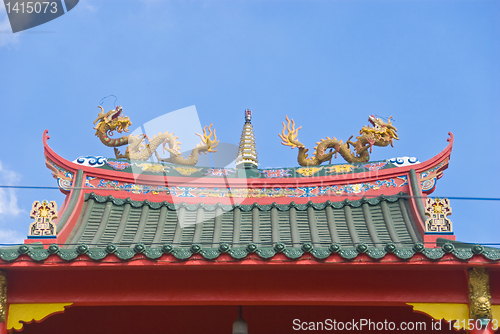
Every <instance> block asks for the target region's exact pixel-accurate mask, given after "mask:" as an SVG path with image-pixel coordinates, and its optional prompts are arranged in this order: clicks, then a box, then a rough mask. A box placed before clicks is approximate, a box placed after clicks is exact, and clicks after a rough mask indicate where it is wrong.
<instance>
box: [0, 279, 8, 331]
mask: <svg viewBox="0 0 500 334" xmlns="http://www.w3.org/2000/svg"><path fill="white" fill-rule="evenodd" d="M6 312H7V274H6V273H5V271H0V322H5V317H6Z"/></svg>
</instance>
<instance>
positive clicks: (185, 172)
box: [172, 166, 201, 176]
mask: <svg viewBox="0 0 500 334" xmlns="http://www.w3.org/2000/svg"><path fill="white" fill-rule="evenodd" d="M172 169H175V170H176V171H177V172H178V173H179V174H181V175H184V176H189V175H191V174H193V173H196V172H199V171H200V170H201V168H195V167H185V166H179V167H172Z"/></svg>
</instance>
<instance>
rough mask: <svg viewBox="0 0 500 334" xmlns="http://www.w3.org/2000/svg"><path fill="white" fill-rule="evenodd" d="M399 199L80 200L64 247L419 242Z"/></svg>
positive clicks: (406, 208)
mask: <svg viewBox="0 0 500 334" xmlns="http://www.w3.org/2000/svg"><path fill="white" fill-rule="evenodd" d="M404 196H405V195H404V194H400V195H395V196H387V197H386V196H381V197H377V198H371V199H367V198H363V199H360V200H356V201H349V200H345V201H342V202H330V201H327V202H325V203H313V202H309V203H307V204H294V203H293V202H292V203H290V204H275V203H274V204H270V205H259V204H254V205H235V206H231V205H221V204H203V203H199V204H185V203H181V204H172V203H168V202H166V201H165V202H150V201H147V200H145V201H133V200H130V199H118V198H113V197H112V196H108V197H103V196H98V195H95V194H93V193H91V194H87V195H86V199H85V204H84V207H83V210H82V214H81V217H80V219H79V222H78V224H77V226H76V228H75V229H74V230H73V232H72V234H71V235H70V236H69V238H68V240H67V243H68V244H88V245H103V246H105V245H107V244H109V243H113V244H115V245H118V246H121V247H122V246H123V247H133V246H134V245H136V244H138V243H142V244H145V245H162V244H166V243H168V244H171V245H173V246H175V247H179V248H188V249H189V248H191V246H192V245H193V244H199V245H202V246H203V247H213V248H218V247H219V246H220V245H221V244H222V243H225V244H228V245H230V246H231V247H240V246H246V245H247V244H249V243H254V244H256V245H257V246H259V247H272V246H274V245H276V244H278V243H282V244H284V245H285V246H287V247H296V246H300V245H302V244H305V243H311V244H312V245H313V246H314V247H320V246H321V245H326V246H328V245H330V244H332V243H336V244H339V245H341V246H349V245H350V246H353V245H357V244H359V243H365V244H367V245H370V246H384V245H385V244H387V243H390V242H393V243H395V244H396V245H398V246H401V245H404V244H413V243H415V242H419V241H421V240H420V238H419V234H418V233H417V232H416V228H415V223H414V221H413V219H412V217H411V215H410V214H409V206H408V201H407V200H406V199H405V198H404Z"/></svg>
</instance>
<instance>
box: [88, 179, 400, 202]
mask: <svg viewBox="0 0 500 334" xmlns="http://www.w3.org/2000/svg"><path fill="white" fill-rule="evenodd" d="M406 184H408V180H407V178H406V177H405V176H404V177H398V178H396V179H387V180H378V181H375V182H364V183H356V184H345V185H334V186H323V187H321V186H320V187H318V186H313V187H297V188H291V187H290V188H278V187H276V188H230V187H228V188H219V187H214V188H208V187H206V188H205V187H202V188H198V187H187V186H176V187H166V186H149V185H141V184H133V183H124V182H119V181H114V180H102V179H96V178H94V177H89V176H87V178H86V182H85V186H86V187H90V188H103V189H114V190H124V191H127V192H130V193H133V194H148V193H151V194H154V195H171V196H172V197H180V198H205V197H215V198H223V197H232V198H279V197H296V198H303V197H317V196H338V195H349V194H361V193H365V192H369V191H373V190H379V189H381V188H382V187H386V188H391V187H402V186H404V185H406Z"/></svg>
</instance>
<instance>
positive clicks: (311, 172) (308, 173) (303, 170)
mask: <svg viewBox="0 0 500 334" xmlns="http://www.w3.org/2000/svg"><path fill="white" fill-rule="evenodd" d="M321 169H323V167H308V168H306V167H304V168H299V169H296V170H295V172H297V173H299V174H300V175H302V176H313V175H314V174H316V173H317V172H319V171H320V170H321Z"/></svg>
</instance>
